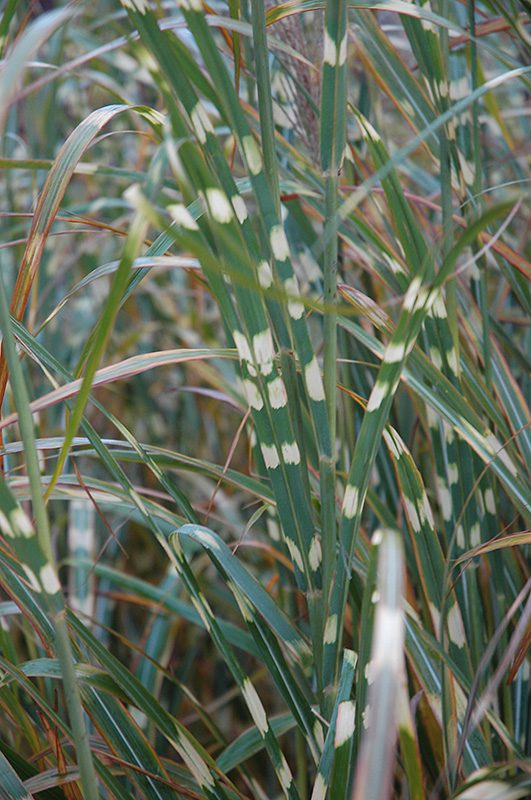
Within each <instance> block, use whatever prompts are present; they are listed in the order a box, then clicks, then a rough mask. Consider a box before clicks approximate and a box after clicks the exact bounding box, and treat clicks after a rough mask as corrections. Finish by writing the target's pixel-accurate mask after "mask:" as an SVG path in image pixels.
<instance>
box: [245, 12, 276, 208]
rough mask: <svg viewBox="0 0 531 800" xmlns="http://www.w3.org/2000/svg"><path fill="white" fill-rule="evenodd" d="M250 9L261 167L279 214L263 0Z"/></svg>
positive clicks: (273, 124)
mask: <svg viewBox="0 0 531 800" xmlns="http://www.w3.org/2000/svg"><path fill="white" fill-rule="evenodd" d="M251 10H252V24H253V45H254V60H255V69H256V84H257V87H258V109H259V111H260V130H261V134H262V153H263V156H264V170H265V174H266V178H267V181H268V183H269V186H270V189H271V194H272V195H273V200H274V203H275V211H276V212H277V215H278V216H279V217H280V182H279V178H278V164H277V154H276V151H275V122H274V119H273V103H272V100H271V76H270V73H269V62H268V49H267V32H266V20H265V4H264V2H263V0H251Z"/></svg>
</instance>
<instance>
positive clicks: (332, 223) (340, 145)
mask: <svg viewBox="0 0 531 800" xmlns="http://www.w3.org/2000/svg"><path fill="white" fill-rule="evenodd" d="M347 42H348V39H347V4H346V2H345V0H327V3H326V7H325V22H324V42H323V72H322V86H321V129H320V150H321V170H322V173H323V176H324V179H325V195H326V196H325V231H324V235H325V246H324V253H323V271H324V324H323V336H324V358H323V372H324V376H323V377H324V392H325V400H326V410H327V416H328V424H329V428H330V442H331V452H330V455H329V463H326V464H323V465H322V481H321V507H322V510H321V524H322V528H323V596H324V601H325V612H326V613H325V632H326V630H327V628H326V626H327V625H328V624H329V621H328V617H329V604H330V598H331V591H332V585H333V578H334V573H335V566H336V558H337V556H336V544H337V543H336V539H337V534H336V519H335V457H334V455H335V446H336V414H337V258H338V241H337V229H338V218H337V210H338V196H337V193H338V184H339V174H340V171H341V166H342V162H343V154H344V150H345V142H346V98H347V91H346V74H347V71H346V65H347ZM338 636H339V637H341V631H339V632H338ZM325 640H326V633H325ZM326 671H327V668H326V666H323V672H324V673H325V679H326V681H327V684H328V687H329V692H328V701H327V702H328V706H329V707H328V708H327V712H328V713H330V712H331V708H332V703H333V694H334V692H333V691H330V686H331V685H332V684H333V683H334V681H335V679H336V675H335V673H334V672H332V673H331V674H328V675H327V674H326Z"/></svg>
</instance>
